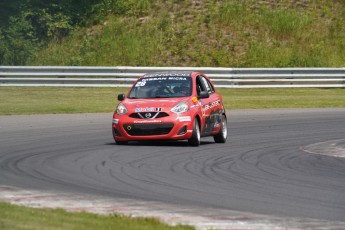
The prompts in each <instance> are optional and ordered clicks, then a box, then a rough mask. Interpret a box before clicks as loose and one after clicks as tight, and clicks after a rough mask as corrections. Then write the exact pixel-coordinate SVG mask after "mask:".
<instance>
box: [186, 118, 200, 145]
mask: <svg viewBox="0 0 345 230" xmlns="http://www.w3.org/2000/svg"><path fill="white" fill-rule="evenodd" d="M200 136H201V135H200V126H199V122H198V120H197V119H194V126H193V133H192V137H191V138H189V139H188V143H189V145H191V146H199V145H200Z"/></svg>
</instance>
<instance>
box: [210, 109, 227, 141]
mask: <svg viewBox="0 0 345 230" xmlns="http://www.w3.org/2000/svg"><path fill="white" fill-rule="evenodd" d="M227 137H228V129H227V121H226V117H225V116H224V115H223V116H222V121H221V127H220V131H219V133H217V134H216V135H214V136H213V139H214V141H215V142H216V143H225V142H226V139H227Z"/></svg>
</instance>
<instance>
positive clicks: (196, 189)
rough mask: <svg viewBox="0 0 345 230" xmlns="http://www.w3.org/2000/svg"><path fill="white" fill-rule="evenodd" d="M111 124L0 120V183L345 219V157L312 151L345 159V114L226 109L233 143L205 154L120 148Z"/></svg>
mask: <svg viewBox="0 0 345 230" xmlns="http://www.w3.org/2000/svg"><path fill="white" fill-rule="evenodd" d="M111 120H112V114H110V113H103V114H74V115H30V116H0V185H8V186H16V187H21V188H25V189H35V190H50V191H64V192H78V193H85V194H96V195H104V196H110V197H119V198H130V199H139V200H146V201H160V202H164V203H170V204H174V205H193V206H200V208H201V209H202V208H203V207H210V208H222V209H229V210H235V211H244V212H252V213H257V214H265V215H266V214H267V215H275V216H282V217H298V218H313V219H320V220H327V221H341V222H344V221H345V158H344V157H343V156H342V155H341V154H340V155H339V154H338V156H336V157H334V156H331V155H322V154H319V153H320V152H317V151H314V152H315V153H313V151H309V152H308V151H305V150H306V148H308V146H311V145H312V146H313V145H315V144H317V143H321V145H322V143H324V142H326V143H327V144H328V145H333V146H334V145H338V146H340V147H339V148H338V149H340V150H339V151H340V153H344V151H345V144H344V143H345V141H344V139H345V108H335V109H299V110H291V109H279V110H242V111H229V114H228V134H229V137H228V141H227V143H225V144H216V143H214V141H213V139H212V138H203V139H202V143H201V146H199V147H189V146H188V145H187V142H185V141H179V142H133V143H130V144H129V145H125V146H118V145H115V144H114V142H113V140H112V136H111ZM330 143H331V144H330ZM332 143H333V144H332ZM318 145H319V144H318ZM319 149H320V148H319ZM344 155H345V154H344ZM339 156H340V157H339Z"/></svg>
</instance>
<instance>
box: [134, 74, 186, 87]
mask: <svg viewBox="0 0 345 230" xmlns="http://www.w3.org/2000/svg"><path fill="white" fill-rule="evenodd" d="M162 75H164V74H162ZM153 76H154V77H152V76H150V77H145V78H143V79H141V80H140V81H138V82H137V83H136V84H135V87H143V86H145V85H146V82H149V81H187V80H188V79H187V77H184V76H185V75H182V76H178V74H177V75H176V76H172V75H171V74H170V75H169V76H167V77H164V76H159V75H153ZM186 76H188V75H186Z"/></svg>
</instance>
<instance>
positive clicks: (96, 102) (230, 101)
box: [0, 87, 345, 115]
mask: <svg viewBox="0 0 345 230" xmlns="http://www.w3.org/2000/svg"><path fill="white" fill-rule="evenodd" d="M127 90H128V88H59V87H1V88H0V98H6V99H5V100H0V115H14V114H55V113H56V114H57V113H97V112H113V111H114V110H115V107H116V106H117V104H118V103H119V102H118V101H117V94H119V93H124V92H126V91H127ZM218 91H219V93H220V94H221V95H222V96H223V100H224V105H225V107H226V109H228V110H231V109H264V108H323V107H345V89H317V88H310V89H309V88H308V89H307V88H303V89H300V88H296V89H295V88H286V89H218Z"/></svg>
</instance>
